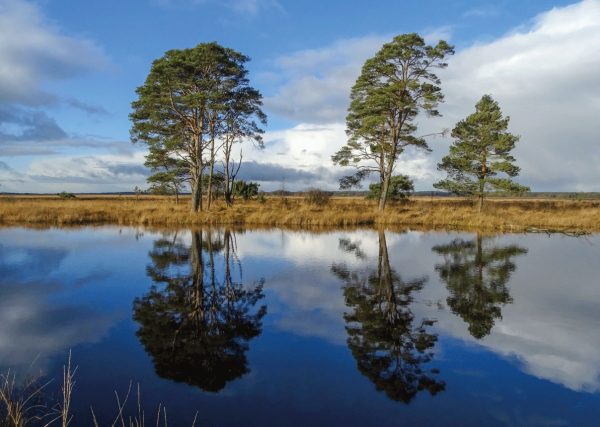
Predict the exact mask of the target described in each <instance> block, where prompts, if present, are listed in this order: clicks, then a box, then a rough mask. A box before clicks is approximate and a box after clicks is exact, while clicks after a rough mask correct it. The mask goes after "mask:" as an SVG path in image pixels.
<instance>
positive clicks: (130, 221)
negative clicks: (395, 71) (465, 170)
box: [0, 196, 600, 232]
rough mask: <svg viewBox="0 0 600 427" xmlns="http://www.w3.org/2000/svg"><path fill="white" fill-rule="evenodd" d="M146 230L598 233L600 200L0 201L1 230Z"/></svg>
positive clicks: (103, 198)
mask: <svg viewBox="0 0 600 427" xmlns="http://www.w3.org/2000/svg"><path fill="white" fill-rule="evenodd" d="M101 224H115V225H131V226H135V225H143V226H154V227H183V226H200V225H229V226H243V227H266V226H269V227H273V226H277V227H292V228H299V227H302V228H308V227H356V226H385V227H411V228H420V229H422V228H430V229H464V230H481V231H525V230H528V229H531V228H537V229H544V230H562V231H567V230H568V231H589V232H593V231H600V201H597V200H566V199H565V200H556V199H548V200H540V199H495V200H493V199H490V200H488V201H487V202H486V205H485V207H484V212H483V213H482V214H481V215H479V214H478V213H477V211H476V208H475V206H474V204H473V202H472V201H470V200H466V199H460V198H434V199H431V198H427V197H422V198H413V199H412V200H410V201H409V202H408V203H405V204H391V205H390V206H389V207H388V208H387V209H386V212H385V213H383V214H379V213H378V212H377V208H376V203H375V202H373V201H367V200H364V199H361V198H349V197H339V198H332V199H331V201H330V203H329V204H327V205H326V206H315V205H311V204H308V203H306V202H305V201H304V200H303V199H302V198H300V197H298V198H294V197H288V198H280V197H271V198H268V199H267V200H266V201H265V202H263V203H261V202H260V201H248V202H242V201H240V202H238V203H236V204H235V205H234V206H233V207H230V208H227V207H226V206H225V205H224V204H223V203H221V202H217V203H216V204H215V205H213V208H212V210H211V211H210V212H203V213H200V214H193V213H191V212H190V210H189V203H188V200H185V199H184V200H183V201H182V202H181V203H180V204H179V205H176V204H175V203H174V202H173V200H171V199H170V198H166V197H152V196H143V197H139V198H136V197H135V196H113V197H106V196H99V197H92V196H83V197H81V196H80V197H78V198H77V199H75V200H60V199H59V198H57V197H50V196H45V197H0V225H22V226H30V227H35V226H74V225H101Z"/></svg>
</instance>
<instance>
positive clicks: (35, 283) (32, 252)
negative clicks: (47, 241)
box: [0, 233, 115, 367]
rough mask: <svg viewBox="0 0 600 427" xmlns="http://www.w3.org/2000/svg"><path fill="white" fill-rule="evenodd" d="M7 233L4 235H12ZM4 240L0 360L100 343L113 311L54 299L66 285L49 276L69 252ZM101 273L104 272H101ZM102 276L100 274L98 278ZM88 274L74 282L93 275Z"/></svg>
mask: <svg viewBox="0 0 600 427" xmlns="http://www.w3.org/2000/svg"><path fill="white" fill-rule="evenodd" d="M10 235H11V234H10V233H8V234H7V235H6V233H5V236H4V237H8V236H10ZM14 243H15V244H14V245H13V242H10V244H9V246H7V245H0V361H1V362H2V364H3V366H12V367H14V366H24V365H28V364H29V363H31V362H32V361H33V360H34V359H35V358H37V357H38V356H39V357H41V359H42V365H43V361H44V360H46V359H47V358H49V357H51V356H53V355H56V354H60V353H66V352H67V351H68V350H69V349H70V348H72V347H74V346H75V345H77V344H80V343H84V342H85V343H90V342H97V341H98V340H99V339H100V338H102V336H103V335H104V334H105V333H106V332H107V331H108V329H109V327H110V325H111V324H112V323H113V322H114V317H115V316H114V314H110V313H99V312H98V311H97V310H96V309H95V308H94V307H92V306H87V305H76V304H73V303H61V302H57V301H56V300H55V299H56V298H57V297H60V295H61V294H62V293H64V292H65V290H66V289H65V286H64V285H62V284H59V283H58V282H56V281H53V280H52V279H50V278H49V277H50V276H51V275H52V273H54V272H55V271H56V270H57V269H58V268H59V267H60V265H61V263H62V262H63V261H64V260H65V259H66V257H67V256H68V255H69V251H68V250H66V249H64V248H58V247H50V246H47V247H45V246H44V245H43V240H42V245H40V246H36V245H35V244H31V243H29V244H28V245H27V246H23V245H20V244H19V243H18V242H17V241H15V242H14ZM98 274H99V273H98ZM97 277H98V275H96V276H95V278H97ZM93 278H94V277H92V276H87V277H85V278H83V279H82V278H80V279H77V280H75V283H74V286H79V284H80V283H81V282H82V280H83V281H84V282H88V281H89V280H93Z"/></svg>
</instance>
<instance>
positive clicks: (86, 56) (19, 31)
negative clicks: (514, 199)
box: [0, 0, 600, 192]
mask: <svg viewBox="0 0 600 427" xmlns="http://www.w3.org/2000/svg"><path fill="white" fill-rule="evenodd" d="M413 31H415V32H419V33H421V34H423V35H424V36H425V37H426V39H427V40H428V41H430V42H436V41H437V40H439V39H440V38H443V39H446V40H448V41H449V42H451V43H452V44H454V45H455V46H456V52H457V53H456V55H455V56H454V57H453V58H452V59H451V61H450V65H449V67H448V69H447V70H444V71H443V72H442V73H441V74H440V76H441V77H442V80H443V82H442V87H443V88H444V91H445V94H446V103H445V104H444V105H443V106H442V109H441V111H442V113H443V115H444V117H443V118H440V119H435V120H431V119H423V120H422V121H421V122H420V128H421V131H422V132H423V133H428V131H437V130H441V129H444V128H451V127H452V126H453V124H454V123H455V122H456V121H457V120H459V119H461V118H462V117H464V116H465V115H467V114H469V113H470V111H471V110H472V109H473V106H474V104H475V102H476V101H477V99H479V98H480V97H481V95H483V94H484V93H491V94H492V95H493V96H494V97H495V98H496V99H497V100H498V101H499V102H500V105H501V107H502V108H503V110H504V112H505V113H506V114H508V115H510V116H511V117H512V122H511V125H512V127H511V129H512V130H513V131H514V132H515V133H518V134H520V135H521V137H522V138H521V141H520V142H519V145H518V148H517V151H516V154H517V158H518V159H519V163H520V165H521V166H522V169H523V172H522V177H521V181H522V182H523V183H524V184H527V185H530V186H531V187H532V189H533V190H537V191H543V190H581V191H593V190H596V191H598V190H600V187H599V186H598V182H600V144H598V137H597V135H598V134H600V132H599V131H600V128H599V124H598V120H597V117H599V113H600V0H583V1H581V2H573V1H558V0H555V1H548V0H535V1H534V0H521V1H516V0H505V1H493V2H491V1H466V0H465V1H450V2H449V1H437V0H427V1H405V2H388V1H385V2H384V1H371V2H367V1H341V0H337V1H328V2H323V1H321V2H317V1H312V0H306V1H285V0H223V1H217V0H132V1H112V0H107V1H102V2H96V1H94V2H91V1H88V2H81V1H75V0H61V1H59V0H43V1H25V0H0V184H1V185H2V187H0V190H2V191H31V192H57V191H62V190H69V191H89V192H94V191H130V190H131V189H132V188H133V187H134V186H136V185H138V186H141V187H144V186H145V175H146V174H147V172H146V171H145V170H144V168H143V166H142V165H143V156H144V153H145V152H144V147H143V146H133V145H132V144H131V143H130V142H129V126H130V124H129V121H128V114H129V112H130V103H131V101H132V100H133V99H134V97H135V88H136V87H137V86H139V85H141V84H142V83H143V81H144V79H145V76H146V74H147V72H148V70H149V67H150V64H151V62H152V60H154V59H155V58H157V57H160V56H161V55H162V54H163V53H164V52H165V51H166V50H168V49H173V48H187V47H192V46H194V45H196V44H197V43H201V42H207V41H217V42H219V43H221V44H223V45H225V46H228V47H232V48H234V49H236V50H239V51H241V52H243V53H245V54H247V55H249V56H250V57H251V58H252V61H251V62H250V63H249V69H250V78H251V82H252V84H253V86H255V87H256V88H258V89H259V90H260V91H261V92H262V93H263V95H264V97H265V111H266V112H267V114H268V115H269V125H268V127H267V129H266V130H267V134H266V138H265V140H266V148H265V150H264V151H258V150H254V149H251V148H248V149H246V150H245V151H244V155H245V160H246V161H247V162H248V165H247V167H246V168H245V172H244V177H245V178H247V179H254V180H259V181H260V182H261V185H262V188H264V189H267V190H269V189H277V188H281V187H282V186H285V187H286V188H290V189H302V188H307V187H311V186H318V187H322V188H329V189H335V188H336V187H337V181H336V180H337V178H339V176H341V175H342V174H343V171H341V170H339V169H336V168H334V167H333V166H332V164H331V161H330V156H331V154H332V153H333V152H335V151H336V150H337V149H339V147H340V146H341V145H342V144H343V143H344V138H345V137H344V115H345V110H346V107H347V103H348V94H349V90H350V87H351V86H352V83H353V82H354V80H355V79H356V77H357V75H358V72H359V71H360V66H361V65H362V63H363V62H364V60H365V59H366V58H368V57H369V56H372V55H373V54H374V53H375V52H376V51H377V49H378V48H379V47H380V46H381V45H382V44H383V43H384V42H386V41H388V40H390V39H391V38H392V37H393V36H394V35H396V34H400V33H406V32H413ZM449 143H450V141H448V140H444V139H440V138H438V139H436V140H433V141H431V146H432V148H433V153H432V154H431V155H428V156H424V155H423V154H420V153H410V152H409V153H407V155H406V156H405V157H404V158H403V160H402V161H401V162H400V164H399V166H398V169H397V171H398V172H399V173H408V174H409V175H411V176H412V177H413V178H414V179H415V183H416V187H417V189H421V190H428V189H431V188H432V186H431V184H432V183H433V182H435V181H436V180H437V179H439V178H441V175H440V173H439V172H437V171H436V168H435V165H436V163H437V161H439V159H440V158H441V157H442V156H443V155H444V154H445V153H446V152H447V149H448V145H449Z"/></svg>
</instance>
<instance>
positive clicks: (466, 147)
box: [434, 95, 529, 212]
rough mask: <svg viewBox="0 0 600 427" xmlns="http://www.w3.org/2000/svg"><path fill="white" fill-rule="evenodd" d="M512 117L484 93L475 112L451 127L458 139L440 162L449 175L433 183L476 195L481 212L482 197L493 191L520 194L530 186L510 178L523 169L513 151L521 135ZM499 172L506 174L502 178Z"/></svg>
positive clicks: (443, 187)
mask: <svg viewBox="0 0 600 427" xmlns="http://www.w3.org/2000/svg"><path fill="white" fill-rule="evenodd" d="M509 121H510V118H509V117H503V116H502V111H501V110H500V107H499V105H498V103H497V102H496V101H494V100H493V99H492V97H491V96H490V95H484V96H483V97H482V98H481V100H480V101H479V102H478V103H477V105H476V106H475V113H473V114H471V115H470V116H468V117H467V118H466V119H464V120H461V121H460V122H458V123H457V124H456V126H455V127H454V129H453V130H452V138H454V139H455V141H454V143H453V144H452V146H451V147H450V153H449V154H448V155H447V156H445V157H444V158H443V159H442V162H441V163H439V164H438V169H439V170H442V171H445V172H447V173H448V177H447V178H446V179H444V180H442V181H439V182H437V183H435V184H434V187H435V188H439V189H442V190H447V191H450V192H451V193H454V194H460V195H469V196H476V197H477V198H478V199H479V212H481V209H482V207H483V199H484V197H485V196H486V195H487V194H488V193H490V192H503V193H513V194H519V193H523V192H526V191H529V188H528V187H525V186H522V185H519V184H517V183H515V182H513V181H512V180H511V178H513V177H515V176H517V175H518V174H519V172H520V168H519V167H518V166H516V165H515V158H514V157H513V156H512V155H511V154H510V153H511V151H512V150H513V149H514V148H515V143H516V142H517V141H518V140H519V137H518V136H516V135H513V134H511V133H510V132H508V123H509ZM498 174H504V175H506V176H507V177H505V178H499V177H498Z"/></svg>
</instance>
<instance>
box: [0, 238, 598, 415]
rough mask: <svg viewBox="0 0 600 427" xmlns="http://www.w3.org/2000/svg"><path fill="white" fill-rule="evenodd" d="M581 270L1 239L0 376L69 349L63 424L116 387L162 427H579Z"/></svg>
mask: <svg viewBox="0 0 600 427" xmlns="http://www.w3.org/2000/svg"><path fill="white" fill-rule="evenodd" d="M598 273H600V236H597V235H596V236H590V237H585V238H572V237H567V236H562V235H553V236H550V237H548V236H545V235H502V236H495V237H489V236H478V235H476V234H468V233H462V234H456V233H437V232H432V233H423V232H407V233H394V232H389V231H388V232H385V233H384V232H377V231H353V232H344V231H338V232H327V233H318V234H314V233H308V232H288V231H281V230H274V231H247V232H239V231H237V232H234V231H228V230H212V231H209V230H203V231H197V232H191V231H179V232H177V233H175V232H150V231H144V230H136V229H131V228H122V229H121V228H112V227H110V228H86V229H78V230H45V231H35V230H26V229H19V228H13V229H2V230H0V369H2V370H3V371H5V370H6V369H8V368H11V369H16V371H17V372H20V373H22V372H27V371H30V370H32V369H35V370H41V371H42V372H43V373H44V374H45V375H46V376H47V377H48V378H52V377H54V378H56V379H57V380H60V377H61V375H62V367H63V364H64V363H65V361H66V358H67V355H68V352H69V349H72V355H73V356H72V357H73V363H74V364H76V365H77V366H78V370H77V372H76V385H75V396H74V401H73V410H74V416H75V418H74V422H73V424H72V425H91V415H90V406H93V409H94V412H95V414H96V416H97V418H98V419H99V421H100V423H101V424H103V425H110V423H111V422H112V417H114V415H115V413H116V403H115V397H114V391H115V390H116V391H117V392H118V393H119V395H120V396H121V398H122V397H123V396H124V395H125V393H126V391H127V389H128V386H129V384H130V382H133V388H136V387H137V384H138V383H139V385H140V389H141V396H142V399H141V400H142V405H143V407H144V409H145V412H146V418H147V420H150V419H152V420H153V419H154V414H155V412H156V408H157V407H158V404H159V402H160V403H162V404H163V405H165V406H166V408H167V415H168V418H169V425H172V426H185V425H190V424H191V422H192V419H193V418H194V414H195V413H196V411H198V424H197V425H200V426H235V425H243V426H265V425H289V426H295V425H298V426H307V425H310V426H330V425H343V426H353V425H357V426H417V425H424V426H513V425H514V426H562V425H572V426H597V425H599V424H600V421H599V420H600V394H599V393H598V392H599V391H600V281H599V279H598ZM32 362H33V366H34V367H33V368H32V367H31V365H32ZM20 375H21V374H20ZM53 387H54V391H56V389H57V388H58V383H57V382H56V383H54V384H53V385H51V386H50V387H49V388H48V391H49V393H52V392H53V391H52V390H53ZM136 399H137V398H135V397H133V398H130V405H128V406H127V411H128V412H130V413H133V412H135V411H136V408H135V405H136ZM147 424H148V425H154V424H153V422H147Z"/></svg>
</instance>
